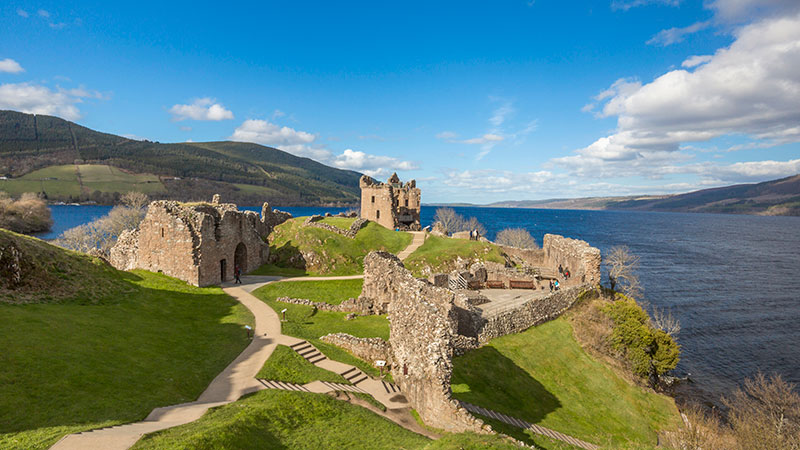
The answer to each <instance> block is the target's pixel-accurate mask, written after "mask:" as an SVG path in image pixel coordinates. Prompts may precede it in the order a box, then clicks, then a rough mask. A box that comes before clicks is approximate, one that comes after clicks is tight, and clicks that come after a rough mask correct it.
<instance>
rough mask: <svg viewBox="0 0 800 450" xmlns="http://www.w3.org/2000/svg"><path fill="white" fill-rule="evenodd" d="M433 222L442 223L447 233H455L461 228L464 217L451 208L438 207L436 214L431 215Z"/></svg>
mask: <svg viewBox="0 0 800 450" xmlns="http://www.w3.org/2000/svg"><path fill="white" fill-rule="evenodd" d="M433 220H434V221H435V222H439V223H441V224H442V226H443V227H444V229H445V230H447V233H448V234H449V233H455V232H457V231H460V230H461V227H462V226H463V222H464V217H462V216H461V215H460V214H458V213H456V210H454V209H453V208H438V209H437V210H436V215H435V216H433Z"/></svg>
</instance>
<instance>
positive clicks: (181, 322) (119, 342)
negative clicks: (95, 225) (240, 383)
mask: <svg viewBox="0 0 800 450" xmlns="http://www.w3.org/2000/svg"><path fill="white" fill-rule="evenodd" d="M114 272H115V271H114ZM113 275H114V274H113V273H110V274H107V276H113ZM121 276H122V277H123V278H124V284H125V285H126V286H127V288H128V289H127V290H121V291H118V292H113V291H111V292H108V296H107V297H106V298H103V299H99V300H97V304H92V303H93V299H80V298H78V299H76V300H75V301H70V302H66V303H52V304H43V303H39V304H26V305H11V304H4V303H0V348H2V349H3V350H2V351H1V352H0V367H2V368H3V369H2V371H0V448H3V449H26V450H27V449H40V448H47V447H49V446H50V445H52V444H53V443H54V442H55V441H57V440H58V439H59V438H60V437H61V436H63V435H65V434H69V433H73V432H77V431H82V430H87V429H92V428H98V427H104V426H110V425H115V424H120V423H126V422H131V421H136V420H141V419H143V418H144V417H145V416H147V414H149V412H150V411H151V410H152V409H153V408H156V407H159V406H166V405H172V404H176V403H182V402H187V401H192V400H194V399H196V398H197V396H198V395H199V394H200V393H201V392H202V391H203V390H204V389H205V388H206V387H207V386H208V384H209V383H210V382H211V380H212V379H213V378H214V377H215V376H216V375H217V374H218V373H219V372H220V371H222V370H223V369H224V368H225V367H226V366H227V365H228V363H230V361H232V360H233V359H234V358H235V357H236V356H237V355H238V354H239V353H240V352H241V351H242V350H243V349H244V348H245V346H246V345H247V344H248V342H249V340H248V339H247V337H246V333H245V330H244V328H243V327H244V325H245V324H250V325H252V322H253V318H252V315H251V314H250V312H249V311H248V310H247V309H246V308H244V307H243V306H242V305H241V304H239V303H238V302H236V301H235V300H234V299H232V298H230V297H229V296H227V295H225V294H224V293H223V292H222V290H221V289H219V288H196V287H193V286H189V285H187V284H186V283H184V282H182V281H179V280H176V279H173V278H169V277H166V276H164V275H159V274H153V273H149V272H144V271H136V272H133V273H128V274H126V273H121ZM102 281H103V280H100V279H93V278H85V279H84V280H83V282H84V283H85V284H89V285H90V284H93V283H95V282H102ZM112 282H115V280H112ZM112 284H113V283H112Z"/></svg>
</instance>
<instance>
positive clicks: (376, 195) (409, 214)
mask: <svg viewBox="0 0 800 450" xmlns="http://www.w3.org/2000/svg"><path fill="white" fill-rule="evenodd" d="M359 185H360V186H361V217H362V218H364V219H367V220H371V221H373V222H377V223H379V224H380V225H383V226H384V227H386V228H389V229H392V230H394V229H397V228H399V229H401V230H404V231H418V230H420V225H419V209H420V204H421V203H420V199H421V194H420V190H419V188H418V187H417V183H416V181H414V180H411V181H409V182H407V183H405V184H404V183H401V182H400V178H399V177H398V176H397V174H396V173H395V174H392V176H391V177H390V178H389V180H388V181H386V183H379V182H377V181H375V180H374V179H373V178H372V177H368V176H367V175H363V176H361V180H360V181H359Z"/></svg>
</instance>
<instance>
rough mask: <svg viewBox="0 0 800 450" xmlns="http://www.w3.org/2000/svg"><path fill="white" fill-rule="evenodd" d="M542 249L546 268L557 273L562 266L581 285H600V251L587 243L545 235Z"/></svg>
mask: <svg viewBox="0 0 800 450" xmlns="http://www.w3.org/2000/svg"><path fill="white" fill-rule="evenodd" d="M542 249H543V250H544V266H545V267H548V268H550V269H552V270H554V271H556V273H557V268H558V265H559V264H560V265H561V266H562V267H563V268H564V269H565V270H566V269H569V271H570V275H571V280H575V282H577V283H579V284H583V283H587V284H591V285H596V284H598V283H600V262H601V259H600V250H599V249H597V248H595V247H592V246H590V245H589V244H588V243H587V242H586V241H581V240H578V239H570V238H565V237H564V236H559V235H557V234H545V235H544V239H543V240H542Z"/></svg>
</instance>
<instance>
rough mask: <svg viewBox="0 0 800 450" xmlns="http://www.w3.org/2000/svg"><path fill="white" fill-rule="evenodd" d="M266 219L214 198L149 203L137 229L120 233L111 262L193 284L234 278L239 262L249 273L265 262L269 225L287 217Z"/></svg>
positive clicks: (266, 207) (213, 282)
mask: <svg viewBox="0 0 800 450" xmlns="http://www.w3.org/2000/svg"><path fill="white" fill-rule="evenodd" d="M265 209H269V206H268V205H266V204H265ZM270 214H271V215H270ZM266 217H267V219H268V220H267V221H263V220H262V219H261V218H260V217H259V215H258V214H257V213H255V212H252V211H245V212H242V211H239V210H238V208H237V207H236V205H234V204H219V202H218V197H215V202H214V203H211V204H208V203H194V204H184V203H179V202H174V201H164V200H162V201H156V202H152V203H151V204H150V206H149V207H148V209H147V214H146V215H145V218H144V220H142V222H141V223H140V224H139V228H138V229H137V230H135V231H130V232H126V233H123V234H122V235H121V236H120V239H119V240H118V242H117V244H116V245H115V246H114V248H113V249H112V250H111V263H112V265H113V266H114V267H116V268H118V269H120V270H131V269H145V270H150V271H153V272H163V273H165V274H167V275H169V276H172V277H176V278H180V279H182V280H184V281H186V282H188V283H191V284H194V285H196V286H208V285H212V284H219V283H220V282H222V281H225V280H230V279H232V278H233V274H234V269H235V267H236V265H237V264H239V265H240V266H241V267H240V268H241V269H242V272H247V271H250V270H254V269H256V268H258V267H259V266H261V265H262V264H264V263H265V262H266V261H267V259H268V257H269V246H268V245H267V243H266V242H265V238H266V236H267V234H268V233H269V230H271V226H274V225H270V223H272V224H274V223H277V221H280V220H284V219H285V216H283V215H281V214H273V213H269V214H268V215H267V216H266ZM237 248H238V250H237ZM222 261H224V263H223V262H222Z"/></svg>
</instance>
